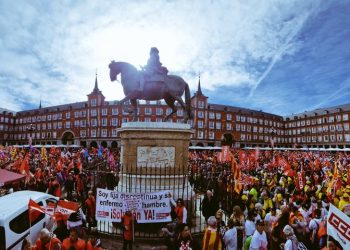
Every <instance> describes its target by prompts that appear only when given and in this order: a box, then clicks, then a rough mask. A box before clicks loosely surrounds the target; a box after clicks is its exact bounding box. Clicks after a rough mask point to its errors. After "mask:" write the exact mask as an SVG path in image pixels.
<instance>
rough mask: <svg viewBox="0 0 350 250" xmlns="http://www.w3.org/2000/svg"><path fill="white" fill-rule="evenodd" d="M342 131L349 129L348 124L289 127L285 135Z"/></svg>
mask: <svg viewBox="0 0 350 250" xmlns="http://www.w3.org/2000/svg"><path fill="white" fill-rule="evenodd" d="M328 131H330V132H336V131H338V132H342V131H349V124H348V123H344V124H337V125H330V126H328V125H323V126H318V127H311V129H310V128H306V129H305V128H302V129H290V130H287V131H286V135H300V134H310V133H312V134H316V132H317V133H326V132H328Z"/></svg>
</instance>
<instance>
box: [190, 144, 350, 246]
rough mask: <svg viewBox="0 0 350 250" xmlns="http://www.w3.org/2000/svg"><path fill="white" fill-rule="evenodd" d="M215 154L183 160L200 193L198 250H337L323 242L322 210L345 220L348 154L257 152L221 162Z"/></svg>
mask: <svg viewBox="0 0 350 250" xmlns="http://www.w3.org/2000/svg"><path fill="white" fill-rule="evenodd" d="M220 154H221V152H220V153H219V152H212V151H202V152H192V153H190V165H191V170H190V173H191V174H190V180H191V183H192V184H193V187H194V189H195V190H196V191H197V192H204V193H205V195H204V198H203V200H202V204H201V205H202V207H201V212H202V215H203V217H204V218H205V220H206V222H207V225H208V227H207V229H206V230H205V232H204V239H203V242H202V246H203V248H202V249H260V250H262V249H287V250H294V249H341V246H340V245H339V243H338V242H336V241H335V240H334V239H333V238H332V237H329V236H328V235H327V230H326V227H327V223H326V222H327V213H328V209H329V206H330V204H333V205H335V206H336V207H338V208H339V209H340V210H341V211H342V212H343V213H344V214H346V215H348V216H350V200H349V196H350V169H349V164H350V155H348V154H347V153H345V152H317V151H294V150H293V151H271V150H270V151H259V150H258V149H256V150H233V151H230V153H229V155H228V156H227V158H226V159H222V156H221V155H220ZM236 176H239V178H235V177H236ZM204 190H207V191H204Z"/></svg>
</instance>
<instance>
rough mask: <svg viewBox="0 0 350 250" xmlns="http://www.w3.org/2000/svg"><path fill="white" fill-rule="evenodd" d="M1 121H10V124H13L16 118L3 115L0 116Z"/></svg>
mask: <svg viewBox="0 0 350 250" xmlns="http://www.w3.org/2000/svg"><path fill="white" fill-rule="evenodd" d="M0 122H1V123H10V124H13V122H14V120H13V118H8V117H3V116H1V117H0Z"/></svg>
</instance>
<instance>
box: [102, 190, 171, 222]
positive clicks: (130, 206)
mask: <svg viewBox="0 0 350 250" xmlns="http://www.w3.org/2000/svg"><path fill="white" fill-rule="evenodd" d="M170 199H171V196H170V191H159V192H152V193H122V192H117V191H114V190H107V189H100V188H98V189H97V194H96V219H97V220H104V221H111V222H120V221H121V219H122V216H123V215H124V214H125V212H126V211H131V212H132V214H133V215H134V218H135V219H136V221H137V222H138V223H159V222H169V221H171V216H170V212H171V204H170Z"/></svg>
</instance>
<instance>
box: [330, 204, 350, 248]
mask: <svg viewBox="0 0 350 250" xmlns="http://www.w3.org/2000/svg"><path fill="white" fill-rule="evenodd" d="M327 234H328V235H329V236H332V237H333V238H334V239H335V240H336V241H338V242H339V244H340V245H341V246H342V247H343V249H350V218H349V217H348V216H346V214H344V213H343V212H342V211H340V210H339V209H338V208H336V207H335V206H333V205H332V204H331V205H330V207H329V213H328V219H327Z"/></svg>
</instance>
